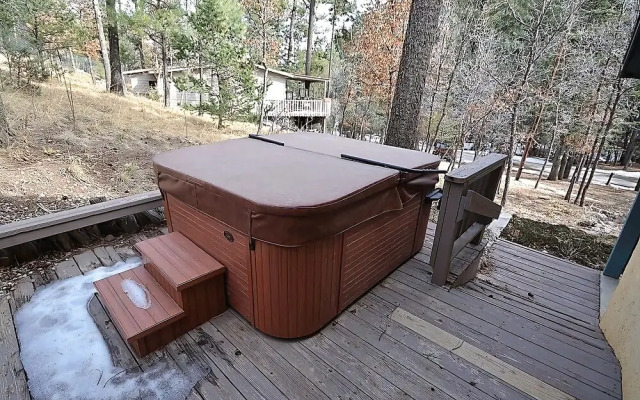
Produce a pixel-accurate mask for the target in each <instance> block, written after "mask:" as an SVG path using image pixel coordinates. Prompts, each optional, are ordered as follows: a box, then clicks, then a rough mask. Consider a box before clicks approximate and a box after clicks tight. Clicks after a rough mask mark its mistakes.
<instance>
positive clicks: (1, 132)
mask: <svg viewBox="0 0 640 400" xmlns="http://www.w3.org/2000/svg"><path fill="white" fill-rule="evenodd" d="M12 136H13V132H12V131H11V128H10V127H9V121H7V112H6V111H5V108H4V102H3V101H2V93H0V147H3V148H6V147H7V146H9V138H10V137H12Z"/></svg>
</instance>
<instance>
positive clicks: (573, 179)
mask: <svg viewBox="0 0 640 400" xmlns="http://www.w3.org/2000/svg"><path fill="white" fill-rule="evenodd" d="M586 158H587V155H586V154H584V153H583V154H582V155H581V156H580V161H579V162H578V165H577V166H576V169H575V171H573V175H572V176H571V182H569V188H568V189H567V194H565V195H564V199H565V200H567V201H570V200H571V192H572V191H573V186H574V185H575V183H576V181H577V180H578V177H579V176H580V173H581V172H582V166H583V165H584V161H585V159H586Z"/></svg>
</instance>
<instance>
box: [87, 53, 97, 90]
mask: <svg viewBox="0 0 640 400" xmlns="http://www.w3.org/2000/svg"><path fill="white" fill-rule="evenodd" d="M87 60H88V61H89V75H91V83H93V84H94V85H95V84H96V77H95V74H94V73H93V61H92V60H91V56H90V55H87Z"/></svg>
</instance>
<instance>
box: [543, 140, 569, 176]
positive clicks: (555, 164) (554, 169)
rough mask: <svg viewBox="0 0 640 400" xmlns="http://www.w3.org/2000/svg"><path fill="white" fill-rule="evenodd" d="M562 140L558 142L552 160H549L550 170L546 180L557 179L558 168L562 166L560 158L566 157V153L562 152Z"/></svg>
mask: <svg viewBox="0 0 640 400" xmlns="http://www.w3.org/2000/svg"><path fill="white" fill-rule="evenodd" d="M563 142H564V140H562V141H561V142H560V144H559V145H558V148H557V149H556V151H555V153H554V154H553V160H552V161H551V170H550V171H549V175H547V180H548V181H557V180H558V175H560V169H561V167H562V158H563V157H566V153H565V152H564V143H563Z"/></svg>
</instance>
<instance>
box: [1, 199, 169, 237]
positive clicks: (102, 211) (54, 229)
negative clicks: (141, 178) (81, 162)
mask: <svg viewBox="0 0 640 400" xmlns="http://www.w3.org/2000/svg"><path fill="white" fill-rule="evenodd" d="M160 206H162V195H161V194H160V191H158V190H154V191H151V192H146V193H140V194H136V195H133V196H129V197H123V198H120V199H113V200H108V201H105V202H102V203H97V204H90V205H87V206H81V207H78V208H74V209H71V210H65V211H60V212H56V213H52V214H47V215H42V216H39V217H35V218H29V219H25V220H22V221H16V222H11V223H9V224H5V225H0V249H4V248H7V247H11V246H16V245H19V244H23V243H27V242H31V241H33V240H37V239H42V238H46V237H49V236H53V235H58V234H60V233H64V232H69V231H72V230H75V229H80V228H84V227H87V226H90V225H94V224H99V223H102V222H107V221H111V220H114V219H117V218H121V217H125V216H127V215H131V214H137V213H139V212H143V211H147V210H150V209H152V208H156V207H160Z"/></svg>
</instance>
